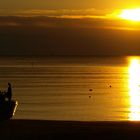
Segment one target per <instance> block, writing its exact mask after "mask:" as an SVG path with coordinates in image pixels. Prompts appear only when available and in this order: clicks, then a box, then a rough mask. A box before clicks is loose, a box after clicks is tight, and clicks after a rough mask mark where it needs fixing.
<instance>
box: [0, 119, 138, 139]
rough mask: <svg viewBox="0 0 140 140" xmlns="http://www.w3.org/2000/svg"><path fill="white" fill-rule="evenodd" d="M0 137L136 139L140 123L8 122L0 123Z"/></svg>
mask: <svg viewBox="0 0 140 140" xmlns="http://www.w3.org/2000/svg"><path fill="white" fill-rule="evenodd" d="M0 135H1V136H0V138H1V139H6V140H17V139H18V140H22V139H23V140H25V139H26V140H27V139H47V140H54V139H65V140H72V139H84V140H89V139H92V140H96V139H113V140H114V139H116V140H118V139H136V138H138V137H140V122H129V121H120V122H118V121H117V122H103V121H101V122H100V121H99V122H77V121H43V120H9V121H1V122H0Z"/></svg>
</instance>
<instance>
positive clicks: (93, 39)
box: [0, 0, 140, 55]
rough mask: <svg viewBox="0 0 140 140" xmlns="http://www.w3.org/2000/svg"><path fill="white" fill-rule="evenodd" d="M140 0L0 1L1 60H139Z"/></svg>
mask: <svg viewBox="0 0 140 140" xmlns="http://www.w3.org/2000/svg"><path fill="white" fill-rule="evenodd" d="M137 7H140V1H138V0H129V1H127V2H126V1H122V0H116V1H112V0H102V1H99V0H59V1H58V0H51V1H50V0H42V1H39V0H28V1H26V0H20V1H19V0H12V1H11V0H1V1H0V42H1V45H0V55H140V47H139V40H140V23H139V22H132V21H126V20H121V19H117V18H113V17H112V13H113V11H118V10H120V9H125V8H137Z"/></svg>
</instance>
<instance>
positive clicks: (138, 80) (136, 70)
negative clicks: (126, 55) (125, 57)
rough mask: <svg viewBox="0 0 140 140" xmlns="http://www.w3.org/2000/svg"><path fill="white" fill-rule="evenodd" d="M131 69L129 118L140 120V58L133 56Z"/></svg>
mask: <svg viewBox="0 0 140 140" xmlns="http://www.w3.org/2000/svg"><path fill="white" fill-rule="evenodd" d="M128 71H129V96H130V113H129V120H131V121H137V120H140V59H139V58H131V59H130V66H129V68H128Z"/></svg>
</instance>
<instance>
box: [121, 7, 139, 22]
mask: <svg viewBox="0 0 140 140" xmlns="http://www.w3.org/2000/svg"><path fill="white" fill-rule="evenodd" d="M119 17H120V18H122V19H126V20H131V21H140V8H136V9H124V10H122V12H121V14H120V15H119Z"/></svg>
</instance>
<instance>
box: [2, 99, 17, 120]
mask: <svg viewBox="0 0 140 140" xmlns="http://www.w3.org/2000/svg"><path fill="white" fill-rule="evenodd" d="M17 106H18V101H15V100H11V101H6V100H5V101H3V102H1V103H0V120H8V119H11V118H12V117H13V116H14V115H15V112H16V109H17Z"/></svg>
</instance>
